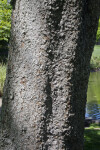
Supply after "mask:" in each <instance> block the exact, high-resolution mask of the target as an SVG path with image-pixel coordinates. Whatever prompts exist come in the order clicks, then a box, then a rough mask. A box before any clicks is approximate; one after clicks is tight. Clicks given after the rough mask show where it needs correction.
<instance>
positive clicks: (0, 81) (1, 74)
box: [0, 64, 6, 94]
mask: <svg viewBox="0 0 100 150" xmlns="http://www.w3.org/2000/svg"><path fill="white" fill-rule="evenodd" d="M5 78H6V65H5V64H0V93H1V94H2V93H3V86H4V81H5Z"/></svg>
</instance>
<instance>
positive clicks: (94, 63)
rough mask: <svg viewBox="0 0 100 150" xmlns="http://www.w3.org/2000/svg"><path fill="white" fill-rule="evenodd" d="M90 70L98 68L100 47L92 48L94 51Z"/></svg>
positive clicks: (99, 66)
mask: <svg viewBox="0 0 100 150" xmlns="http://www.w3.org/2000/svg"><path fill="white" fill-rule="evenodd" d="M90 63H91V68H93V69H97V68H100V45H96V46H95V47H94V51H93V54H92V57H91V62H90Z"/></svg>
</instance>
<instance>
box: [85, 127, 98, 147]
mask: <svg viewBox="0 0 100 150" xmlns="http://www.w3.org/2000/svg"><path fill="white" fill-rule="evenodd" d="M84 137H85V140H84V150H100V129H99V130H98V129H93V128H92V129H85V134H84Z"/></svg>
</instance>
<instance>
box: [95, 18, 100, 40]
mask: <svg viewBox="0 0 100 150" xmlns="http://www.w3.org/2000/svg"><path fill="white" fill-rule="evenodd" d="M96 39H97V42H98V40H99V39H100V19H99V24H98V31H97V37H96Z"/></svg>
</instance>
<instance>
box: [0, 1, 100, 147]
mask: <svg viewBox="0 0 100 150" xmlns="http://www.w3.org/2000/svg"><path fill="white" fill-rule="evenodd" d="M99 6H100V5H99V0H97V1H96V2H93V1H92V0H90V1H88V0H84V1H83V0H79V1H76V0H67V1H66V0H36V1H35V0H30V1H28V0H16V3H13V14H12V29H11V39H10V48H9V49H10V50H9V57H8V68H7V77H6V82H5V87H4V97H3V106H2V114H1V132H2V133H1V137H0V138H1V141H0V144H1V145H0V150H83V133H84V117H85V105H86V92H87V85H88V77H89V64H90V58H91V54H92V50H93V46H94V44H95V38H96V31H97V24H98V18H99V17H98V14H97V8H99Z"/></svg>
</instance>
